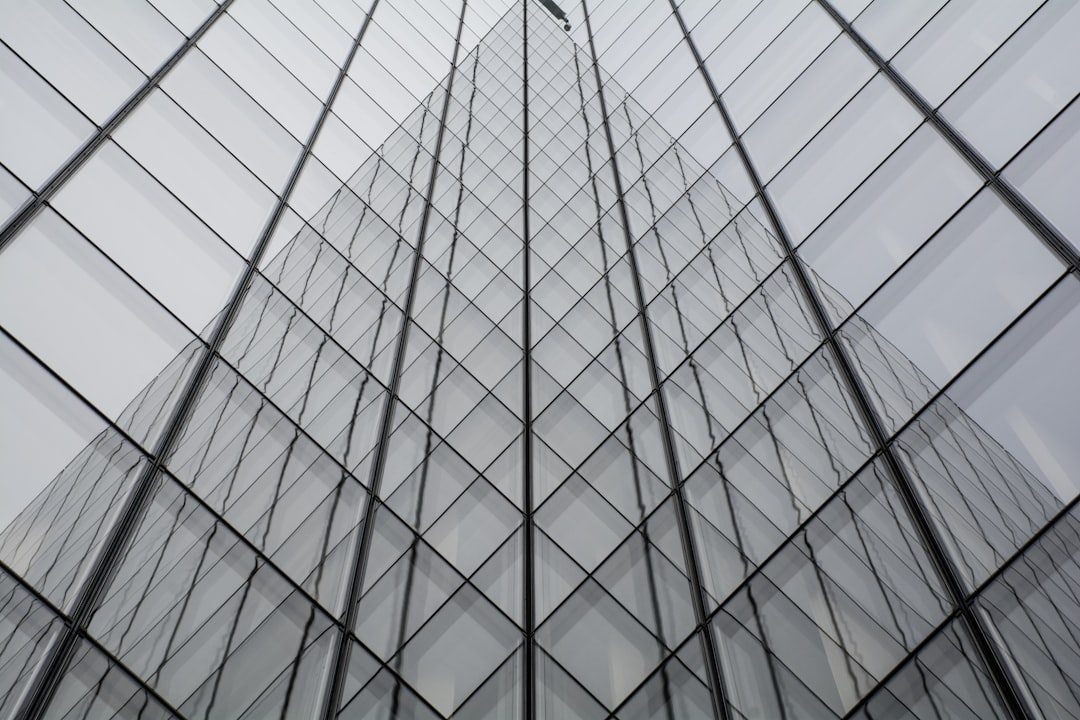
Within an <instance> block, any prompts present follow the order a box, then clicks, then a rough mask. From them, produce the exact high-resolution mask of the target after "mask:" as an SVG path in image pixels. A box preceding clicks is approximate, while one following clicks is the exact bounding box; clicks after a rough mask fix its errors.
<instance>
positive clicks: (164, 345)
mask: <svg viewBox="0 0 1080 720" xmlns="http://www.w3.org/2000/svg"><path fill="white" fill-rule="evenodd" d="M0 323H2V324H3V325H4V327H5V328H6V329H7V330H8V331H9V332H10V333H11V334H12V335H15V336H16V337H18V338H19V340H20V341H21V342H23V343H25V344H26V345H27V346H28V347H29V348H30V350H31V351H33V352H34V353H35V354H36V355H38V357H40V358H42V359H43V360H44V361H45V362H47V363H48V364H49V365H50V366H51V367H52V368H53V369H55V370H56V371H57V372H58V373H59V374H60V375H62V376H63V377H64V378H65V379H67V380H68V382H70V383H71V384H72V385H74V386H75V388H76V389H78V390H79V391H80V392H82V393H83V394H84V395H86V396H87V397H88V398H89V399H90V401H91V402H93V403H94V404H95V405H96V406H97V407H99V408H100V409H101V410H102V412H104V413H105V414H106V415H108V416H109V417H113V418H116V417H118V416H120V415H121V413H122V412H123V410H124V408H125V407H126V406H127V405H128V404H129V403H130V402H131V401H132V399H133V398H135V397H136V396H137V395H138V394H139V392H140V391H141V390H142V389H143V388H145V387H146V386H147V385H148V384H149V383H150V381H151V380H153V379H154V378H155V376H157V375H158V374H159V373H160V372H161V371H162V369H163V368H165V367H166V366H167V365H169V363H170V361H172V360H173V359H174V358H177V357H178V356H180V355H181V351H182V350H183V349H184V348H185V345H187V344H188V343H189V342H190V341H191V340H192V336H191V335H190V334H189V333H188V332H187V330H185V329H184V327H183V326H182V325H181V324H180V323H179V322H177V320H176V319H175V318H173V317H171V316H170V315H169V314H168V313H167V312H166V311H165V310H164V309H162V308H161V306H159V305H157V304H156V303H154V302H153V301H152V300H151V299H150V298H149V297H147V296H146V294H145V293H144V292H143V291H142V290H140V289H139V288H138V286H136V285H135V284H134V283H133V282H132V281H131V280H130V279H129V278H127V277H125V276H124V275H123V274H122V273H121V271H120V270H118V269H117V268H116V267H115V266H114V265H112V264H111V263H110V262H109V261H108V260H107V259H106V258H105V257H103V256H102V255H101V253H100V252H99V251H97V250H96V249H94V248H93V246H91V245H90V244H89V243H88V242H86V240H84V239H83V238H81V237H79V235H78V234H77V233H76V232H75V230H73V229H72V228H71V226H70V225H68V224H67V223H65V222H64V221H63V220H62V219H61V218H60V217H59V216H58V215H57V214H56V213H54V212H53V211H51V210H46V211H45V212H43V213H42V214H40V215H38V217H37V218H36V219H35V220H34V222H33V223H32V224H31V225H30V226H28V227H27V228H26V229H25V230H23V231H22V232H21V233H20V234H19V235H18V237H17V238H16V239H15V241H14V242H13V243H11V244H10V245H8V246H7V247H6V248H4V251H3V254H0ZM162 412H163V413H164V414H165V415H167V414H168V410H167V409H165V408H163V409H162Z"/></svg>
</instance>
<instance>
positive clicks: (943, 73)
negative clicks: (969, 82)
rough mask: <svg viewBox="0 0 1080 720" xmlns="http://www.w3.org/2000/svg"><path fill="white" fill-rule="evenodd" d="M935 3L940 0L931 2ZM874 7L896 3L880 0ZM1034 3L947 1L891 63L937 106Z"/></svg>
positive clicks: (1026, 0) (1023, 0)
mask: <svg viewBox="0 0 1080 720" xmlns="http://www.w3.org/2000/svg"><path fill="white" fill-rule="evenodd" d="M934 4H935V5H939V4H940V2H939V0H935V2H934ZM875 5H895V3H887V2H885V0H879V2H877V3H875ZM1038 5H1039V0H1017V1H1015V2H1007V3H991V4H988V5H984V4H982V3H975V2H970V0H969V1H968V2H950V3H946V4H945V7H944V8H943V9H942V11H941V12H939V13H937V14H936V15H935V16H934V17H933V19H932V20H930V22H929V23H927V24H926V27H924V28H923V29H922V30H920V31H919V34H918V35H916V36H915V39H914V40H912V41H911V42H910V43H908V44H907V46H906V47H905V48H904V49H903V50H902V51H901V52H900V54H899V55H897V56H896V58H895V59H894V60H893V65H894V66H895V67H896V69H897V70H899V71H900V72H901V73H903V74H904V75H905V76H906V77H907V79H908V81H909V82H910V83H911V84H912V85H914V86H915V89H916V90H918V91H919V94H921V95H922V96H923V97H924V98H926V100H927V101H928V102H929V103H930V105H931V106H932V107H937V106H938V105H940V104H941V102H942V101H943V100H945V98H946V97H948V96H949V93H951V92H952V91H953V90H954V89H955V88H956V86H957V85H959V84H960V83H961V82H963V80H964V78H966V77H967V76H968V75H970V74H971V73H972V72H973V71H974V70H975V68H977V67H978V66H979V65H980V64H981V63H982V62H983V61H984V60H985V59H986V58H987V56H989V55H990V53H992V52H993V51H994V50H996V49H997V47H998V45H1000V44H1001V43H1002V42H1004V41H1005V40H1006V39H1007V38H1008V37H1009V35H1011V34H1012V32H1013V31H1014V30H1016V28H1017V27H1018V26H1020V24H1021V23H1023V22H1024V21H1025V20H1026V19H1027V18H1028V16H1029V15H1031V13H1032V12H1033V11H1034V10H1035V9H1036V8H1037V7H1038Z"/></svg>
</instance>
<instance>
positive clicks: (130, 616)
mask: <svg viewBox="0 0 1080 720" xmlns="http://www.w3.org/2000/svg"><path fill="white" fill-rule="evenodd" d="M238 540H239V538H237V537H236V535H234V534H233V533H232V531H231V530H229V529H228V528H227V527H226V526H225V525H224V524H223V523H221V522H220V521H219V520H217V519H216V518H215V517H214V516H213V515H212V514H211V513H210V512H209V511H208V510H206V509H205V508H204V507H202V506H201V505H199V504H198V503H196V502H192V499H191V497H190V496H189V495H188V493H187V491H186V490H184V489H183V488H181V486H180V485H179V484H177V483H176V482H175V481H173V480H172V479H170V478H168V477H167V476H162V477H161V478H159V480H158V483H157V488H156V489H155V491H154V494H153V497H152V499H151V503H150V507H149V508H148V510H147V513H146V515H145V516H144V517H143V519H142V521H141V523H140V524H139V526H138V527H137V528H135V531H134V536H133V537H132V540H131V544H130V545H129V546H128V548H127V550H126V552H125V553H124V555H123V557H122V558H121V559H120V562H119V564H118V566H117V570H116V573H115V575H114V577H113V579H112V582H111V583H110V585H109V587H108V588H107V589H106V591H105V593H104V597H103V599H102V603H101V606H100V607H99V608H98V610H97V611H96V612H95V613H94V616H93V618H92V619H91V621H90V632H91V633H92V634H93V635H94V636H95V637H97V638H99V639H100V640H101V642H102V644H103V645H104V646H105V647H107V648H108V649H109V650H110V651H111V652H112V653H114V654H115V655H116V656H117V657H118V658H119V659H120V660H122V661H123V662H124V663H125V665H126V666H127V667H129V668H130V669H131V670H132V671H133V672H135V673H137V674H138V675H139V676H141V677H142V678H143V679H145V680H146V681H147V682H149V683H150V684H151V685H153V687H154V688H155V689H156V690H157V691H158V692H159V693H160V694H161V695H162V696H163V697H164V698H165V699H166V700H168V701H169V702H170V703H172V704H173V705H174V706H176V707H177V708H178V709H179V710H180V712H181V713H183V714H184V715H185V716H187V717H207V718H211V717H213V718H253V719H254V718H265V717H270V716H273V717H279V718H310V717H311V716H312V714H313V713H314V712H315V708H316V706H317V704H318V702H319V700H320V694H321V686H322V676H323V673H324V672H325V671H326V667H327V663H328V661H329V651H330V645H331V639H332V635H333V633H334V632H335V631H334V630H333V626H332V625H331V623H330V619H329V617H328V616H326V615H325V614H323V613H322V612H321V611H320V610H319V609H318V608H316V607H314V606H312V605H311V604H310V603H309V602H308V601H307V600H306V599H304V597H303V596H302V595H301V594H300V593H299V592H297V591H296V590H295V589H294V588H293V587H292V586H291V585H290V584H289V583H288V582H287V581H286V580H285V578H284V577H283V576H281V575H280V574H279V573H278V572H277V571H276V570H274V569H273V568H272V567H270V566H269V565H268V564H267V563H266V561H265V560H263V559H262V558H261V557H260V556H257V555H256V554H255V553H254V552H253V551H252V550H251V549H250V547H249V546H248V545H246V544H245V543H243V542H239V541H238Z"/></svg>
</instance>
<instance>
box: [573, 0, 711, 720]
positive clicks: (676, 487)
mask: <svg viewBox="0 0 1080 720" xmlns="http://www.w3.org/2000/svg"><path fill="white" fill-rule="evenodd" d="M581 6H582V13H583V15H584V17H585V32H586V35H587V37H588V43H589V57H590V60H591V62H592V69H593V75H594V77H595V79H596V88H597V96H598V98H599V100H600V116H601V121H602V123H603V126H604V137H605V139H606V141H607V146H608V153H609V154H610V156H611V170H612V175H613V180H614V183H615V194H616V196H617V197H618V200H617V204H618V206H619V218H620V220H621V222H622V226H623V237H624V239H625V241H626V250H627V258H628V260H629V263H630V275H631V277H632V278H633V285H634V300H635V302H636V304H637V309H638V321H639V323H640V324H641V334H642V338H643V342H644V345H645V358H646V362H647V364H648V366H649V378H650V380H651V384H652V390H653V395H654V397H655V398H656V408H657V414H658V415H659V417H658V420H659V422H660V425H661V427H662V428H663V432H661V440H662V442H663V446H664V455H665V459H666V461H667V467H668V474H669V476H670V478H671V483H672V489H673V498H674V505H675V513H676V517H677V519H678V522H677V525H678V527H679V540H680V542H681V544H682V548H683V552H684V554H685V555H686V565H687V571H688V575H689V580H690V586H691V596H692V604H693V607H694V618H695V621H696V627H695V632H697V633H698V634H699V635H700V637H701V642H702V643H703V645H704V650H705V652H704V656H705V664H706V674H707V676H708V677H707V679H708V682H709V687H710V696H711V699H712V706H713V713H714V715H715V716H716V717H717V718H720V719H721V720H730V714H729V712H728V702H727V691H726V689H725V687H724V680H723V676H722V675H721V673H720V661H719V654H718V652H717V649H716V642H715V638H714V637H713V634H712V632H711V631H710V629H709V625H708V621H707V618H708V612H707V610H706V608H705V600H704V599H705V593H704V590H703V588H702V584H701V573H700V570H699V567H700V566H699V565H698V558H697V553H696V550H695V548H694V544H693V539H692V534H691V530H690V521H689V516H688V515H687V511H686V503H685V499H684V498H683V494H682V493H683V490H682V483H681V482H680V479H681V475H680V473H679V463H678V459H677V458H676V456H675V450H674V444H673V440H672V437H671V423H670V420H669V416H668V411H667V403H666V402H665V400H664V394H663V392H662V389H661V382H660V371H659V368H658V366H657V363H656V353H655V350H654V345H653V339H652V330H651V328H650V327H649V322H648V317H647V316H646V314H645V307H646V303H645V293H644V290H643V289H642V283H641V272H640V270H639V269H638V264H637V256H636V254H635V248H634V242H633V238H632V237H631V236H630V217H629V212H628V211H627V209H626V196H625V194H624V192H623V186H622V176H621V175H620V173H619V168H618V158H617V156H616V152H615V141H614V138H613V135H612V131H611V125H610V123H609V121H608V109H607V102H606V100H605V99H604V86H603V82H602V81H601V78H600V65H599V61H598V59H597V55H596V44H595V42H594V39H593V31H592V21H591V20H590V18H589V9H588V4H587V2H586V0H582V1H581ZM586 141H587V140H586Z"/></svg>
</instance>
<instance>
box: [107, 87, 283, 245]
mask: <svg viewBox="0 0 1080 720" xmlns="http://www.w3.org/2000/svg"><path fill="white" fill-rule="evenodd" d="M115 137H116V140H117V142H119V143H120V144H121V145H122V146H123V147H124V148H125V149H126V150H127V151H128V152H130V153H131V154H132V156H133V157H134V158H135V159H136V160H138V161H139V163H140V164H142V165H143V166H144V167H145V168H146V169H147V170H149V171H150V172H151V173H153V174H154V175H155V176H157V177H158V178H159V179H160V180H161V182H162V183H163V184H164V185H165V186H166V187H168V188H169V189H170V190H172V191H173V192H174V193H176V195H177V197H178V198H180V200H181V201H182V202H183V203H184V204H185V205H187V206H188V207H190V208H191V209H192V210H193V211H194V212H195V213H197V214H198V215H199V216H200V217H202V218H203V219H204V220H205V222H206V223H207V224H208V225H210V227H212V228H213V229H214V230H216V231H217V232H218V234H219V235H221V236H222V237H223V238H225V240H226V241H227V242H228V243H229V244H230V245H232V246H233V247H234V248H236V251H237V252H239V253H240V254H241V255H244V256H245V257H246V256H247V254H248V252H250V250H251V248H252V246H253V245H254V244H255V240H256V239H257V238H258V236H259V231H260V230H262V227H263V224H264V223H265V221H266V218H267V216H268V215H269V214H270V210H271V208H272V207H273V205H274V201H275V199H276V198H275V197H274V194H273V193H272V192H270V190H269V189H268V188H267V187H266V186H265V185H263V184H262V183H260V182H259V181H258V180H257V179H255V176H254V175H252V174H251V172H250V171H249V170H247V168H245V167H244V166H243V165H241V164H240V163H239V162H238V161H237V160H236V158H234V157H233V156H231V155H229V153H228V151H226V150H225V148H224V147H222V146H221V145H220V144H218V142H217V141H216V140H215V139H214V138H213V137H211V136H210V135H209V134H208V133H207V132H206V130H204V129H203V128H202V127H200V126H199V125H198V124H196V122H195V121H194V120H193V119H192V118H191V117H190V116H189V115H188V114H187V113H185V112H184V111H183V110H182V109H181V108H180V106H179V105H177V104H176V103H175V102H173V101H172V100H171V99H170V98H169V97H168V96H167V95H165V94H164V93H163V92H161V91H160V90H155V91H154V92H153V94H151V95H150V96H149V97H147V98H146V99H145V100H144V101H143V102H142V103H141V104H140V105H139V107H138V109H137V110H136V111H135V112H134V113H133V114H132V115H131V116H130V117H128V118H127V120H125V121H124V124H123V125H121V126H120V129H119V130H118V131H117V132H116V135H115Z"/></svg>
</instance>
